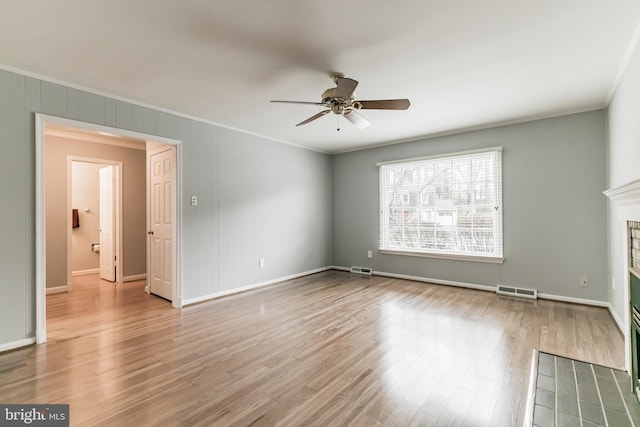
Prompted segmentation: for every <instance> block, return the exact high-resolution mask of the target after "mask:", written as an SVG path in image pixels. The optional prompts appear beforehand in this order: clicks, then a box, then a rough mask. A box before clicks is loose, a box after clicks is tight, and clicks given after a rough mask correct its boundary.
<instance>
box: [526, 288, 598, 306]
mask: <svg viewBox="0 0 640 427" xmlns="http://www.w3.org/2000/svg"><path fill="white" fill-rule="evenodd" d="M538 298H541V299H550V300H553V301H560V302H570V303H572V304H582V305H592V306H594V307H605V308H606V307H609V303H608V302H605V301H598V300H594V299H585V298H574V297H565V296H562V295H554V294H543V293H540V292H538Z"/></svg>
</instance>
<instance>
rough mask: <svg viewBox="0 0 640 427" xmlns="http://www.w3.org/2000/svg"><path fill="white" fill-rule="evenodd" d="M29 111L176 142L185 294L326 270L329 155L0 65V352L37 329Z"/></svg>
mask: <svg viewBox="0 0 640 427" xmlns="http://www.w3.org/2000/svg"><path fill="white" fill-rule="evenodd" d="M35 113H43V114H48V115H52V116H58V117H63V118H68V119H73V120H79V121H83V122H88V123H94V124H98V125H105V126H110V127H114V128H120V129H125V130H129V131H135V132H142V133H145V134H149V135H157V136H160V137H166V138H174V139H179V140H181V141H183V165H182V167H183V169H182V186H183V187H182V188H183V199H182V200H179V203H180V204H181V205H182V212H183V235H182V239H183V240H182V250H183V253H182V260H183V276H182V278H183V299H185V300H189V299H194V298H198V297H202V296H206V295H212V294H216V293H218V292H222V291H225V290H229V289H234V288H241V287H243V286H247V285H251V284H254V283H260V282H266V281H270V280H274V279H277V278H280V277H286V276H289V275H293V274H298V273H302V272H306V271H310V270H313V269H316V268H322V267H325V266H328V265H331V261H332V253H331V250H332V244H331V237H332V236H331V212H332V206H331V159H330V157H329V156H327V155H324V154H321V153H317V152H312V151H308V150H304V149H301V148H297V147H294V146H289V145H285V144H281V143H277V142H273V141H270V140H267V139H264V138H260V137H256V136H252V135H247V134H244V133H241V132H237V131H233V130H228V129H224V128H221V127H219V126H215V125H212V124H208V123H203V122H200V121H197V120H193V119H189V118H185V117H182V116H177V115H174V114H170V113H167V112H163V111H158V110H155V109H152V108H147V107H143V106H139V105H134V104H132V103H128V102H125V101H121V100H117V99H112V98H110V97H106V96H102V95H97V94H94V93H89V92H85V91H82V90H78V89H75V88H71V87H66V86H63V85H59V84H54V83H50V82H47V81H43V80H40V79H36V78H32V77H28V76H24V75H21V74H17V73H14V72H9V71H4V70H0V145H1V146H2V148H3V155H2V156H0V199H2V201H3V202H2V204H0V235H2V236H3V239H0V272H1V276H0V281H1V283H0V347H2V346H5V347H7V346H10V345H11V343H21V342H24V340H25V339H29V338H32V337H34V336H35V296H34V294H35ZM191 195H196V196H198V198H199V202H198V206H191V205H190V203H189V200H190V196H191ZM259 258H264V259H265V267H264V268H259V267H258V259H259Z"/></svg>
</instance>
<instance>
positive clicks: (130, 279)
mask: <svg viewBox="0 0 640 427" xmlns="http://www.w3.org/2000/svg"><path fill="white" fill-rule="evenodd" d="M146 278H147V273H144V274H134V275H131V276H124V277H123V278H122V281H123V282H124V283H126V282H135V281H136V280H144V279H146Z"/></svg>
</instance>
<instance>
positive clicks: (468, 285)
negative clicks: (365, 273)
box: [347, 269, 496, 292]
mask: <svg viewBox="0 0 640 427" xmlns="http://www.w3.org/2000/svg"><path fill="white" fill-rule="evenodd" d="M347 270H349V269H347ZM373 274H374V275H376V276H383V277H393V278H394V279H406V280H414V281H416V282H426V283H434V284H436V285H446V286H455V287H457V288H468V289H476V290H479V291H490V292H495V291H496V287H495V286H486V285H477V284H475V283H465V282H454V281H453V280H442V279H430V278H428V277H420V276H410V275H408V274H397V273H386V272H384V271H375V270H374V272H373Z"/></svg>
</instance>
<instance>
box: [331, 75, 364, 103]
mask: <svg viewBox="0 0 640 427" xmlns="http://www.w3.org/2000/svg"><path fill="white" fill-rule="evenodd" d="M356 86H358V82H357V81H356V80H353V79H349V78H346V77H340V78H338V81H337V84H336V91H335V93H334V95H333V96H334V97H336V98H342V99H350V98H351V95H353V91H354V90H356Z"/></svg>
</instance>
